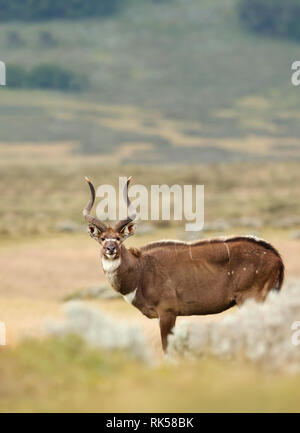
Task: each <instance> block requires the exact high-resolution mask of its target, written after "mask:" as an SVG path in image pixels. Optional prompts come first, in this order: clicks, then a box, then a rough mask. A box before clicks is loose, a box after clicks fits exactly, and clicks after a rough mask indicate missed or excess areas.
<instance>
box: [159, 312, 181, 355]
mask: <svg viewBox="0 0 300 433" xmlns="http://www.w3.org/2000/svg"><path fill="white" fill-rule="evenodd" d="M176 317H177V314H176V313H175V312H173V311H165V312H162V313H161V314H160V316H159V326H160V335H161V343H162V348H163V351H164V352H166V351H167V346H168V336H169V335H170V333H171V332H172V329H173V328H174V326H175V322H176Z"/></svg>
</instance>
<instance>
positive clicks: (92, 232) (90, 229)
mask: <svg viewBox="0 0 300 433" xmlns="http://www.w3.org/2000/svg"><path fill="white" fill-rule="evenodd" d="M99 231H100V230H99V229H98V228H97V227H95V226H92V225H89V226H88V232H89V234H90V236H91V238H93V239H95V241H97V242H98V234H99Z"/></svg>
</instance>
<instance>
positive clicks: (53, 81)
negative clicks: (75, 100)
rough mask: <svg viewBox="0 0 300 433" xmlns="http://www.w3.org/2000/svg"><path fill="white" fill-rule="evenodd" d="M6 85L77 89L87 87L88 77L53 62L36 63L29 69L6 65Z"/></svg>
mask: <svg viewBox="0 0 300 433" xmlns="http://www.w3.org/2000/svg"><path fill="white" fill-rule="evenodd" d="M7 85H8V86H9V87H13V88H19V89H26V88H27V89H28V88H31V89H55V90H65V91H71V90H72V91H79V90H81V89H83V88H85V87H87V85H88V79H87V77H85V76H83V75H80V74H77V73H75V72H73V71H70V70H68V69H65V68H62V67H61V66H58V65H55V64H42V65H38V66H36V67H34V68H33V69H32V70H31V71H27V70H26V69H25V68H23V67H22V66H20V65H8V67H7Z"/></svg>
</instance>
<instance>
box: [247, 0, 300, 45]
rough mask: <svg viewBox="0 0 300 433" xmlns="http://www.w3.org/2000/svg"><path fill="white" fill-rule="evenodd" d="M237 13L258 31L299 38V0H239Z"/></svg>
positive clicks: (251, 27)
mask: <svg viewBox="0 0 300 433" xmlns="http://www.w3.org/2000/svg"><path fill="white" fill-rule="evenodd" d="M239 15H240V17H241V19H242V21H243V22H244V23H245V24H246V25H247V26H248V27H249V28H250V29H252V30H254V31H257V32H259V33H266V34H270V35H274V36H282V37H290V38H292V39H300V25H299V20H300V0H284V1H283V0H240V3H239Z"/></svg>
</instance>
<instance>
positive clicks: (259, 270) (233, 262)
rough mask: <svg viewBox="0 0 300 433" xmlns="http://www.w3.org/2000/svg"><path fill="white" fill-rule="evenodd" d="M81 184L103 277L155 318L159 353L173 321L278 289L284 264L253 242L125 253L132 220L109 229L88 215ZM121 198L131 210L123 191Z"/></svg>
mask: <svg viewBox="0 0 300 433" xmlns="http://www.w3.org/2000/svg"><path fill="white" fill-rule="evenodd" d="M130 179H131V178H128V180H127V188H128V185H129V182H130ZM86 181H87V182H88V184H89V187H90V190H91V198H90V200H89V202H88V204H87V205H86V207H85V208H84V210H83V215H84V216H85V219H86V220H87V222H88V223H89V233H90V235H91V237H92V238H94V239H95V240H96V241H98V242H99V243H100V245H101V260H102V267H103V270H104V273H105V275H106V277H107V278H108V281H109V282H110V284H111V285H112V287H113V288H114V289H115V290H116V291H117V292H119V293H121V294H122V295H123V296H124V298H125V299H126V300H127V301H128V302H130V303H131V304H133V305H134V306H135V307H136V308H138V309H139V310H140V311H141V312H142V313H143V314H144V315H145V316H147V317H148V318H150V319H152V318H159V324H160V332H161V340H162V347H163V350H164V351H166V349H167V338H168V335H169V334H170V332H171V331H172V328H173V327H174V325H175V321H176V317H177V316H191V315H203V314H215V313H220V312H221V311H224V310H226V309H228V308H230V307H232V306H233V305H236V304H237V305H241V304H242V303H243V302H244V301H245V300H246V299H248V298H254V299H256V300H257V301H263V300H264V299H265V298H266V296H267V294H268V292H269V291H270V290H272V289H275V290H280V288H281V286H282V282H283V278H284V265H283V262H282V259H281V257H280V255H279V253H278V252H277V251H276V249H275V248H274V247H273V246H272V245H270V244H269V243H267V242H265V241H263V240H260V239H256V238H253V237H247V236H244V237H232V238H227V239H212V240H202V241H196V242H181V241H157V242H151V243H149V244H148V245H145V246H143V247H141V248H139V249H137V248H129V249H127V248H126V247H125V246H124V245H123V242H124V240H125V239H126V238H128V237H129V236H132V235H133V234H134V232H135V223H134V218H135V216H129V217H128V218H127V219H125V220H122V221H119V222H118V223H116V224H115V226H114V227H107V226H106V225H105V224H104V223H103V222H102V221H100V220H99V219H97V218H95V217H93V216H91V215H90V211H91V209H92V207H93V204H94V201H95V189H94V187H93V185H92V183H91V181H90V180H89V179H88V178H86ZM126 198H127V205H128V207H130V206H132V205H131V203H130V200H129V198H128V192H127V189H126Z"/></svg>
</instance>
